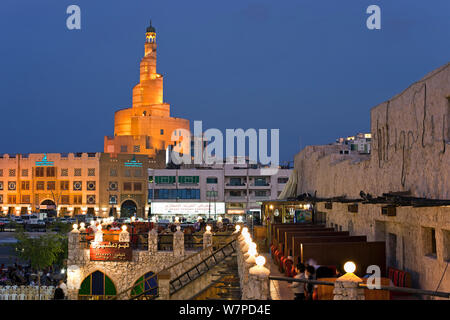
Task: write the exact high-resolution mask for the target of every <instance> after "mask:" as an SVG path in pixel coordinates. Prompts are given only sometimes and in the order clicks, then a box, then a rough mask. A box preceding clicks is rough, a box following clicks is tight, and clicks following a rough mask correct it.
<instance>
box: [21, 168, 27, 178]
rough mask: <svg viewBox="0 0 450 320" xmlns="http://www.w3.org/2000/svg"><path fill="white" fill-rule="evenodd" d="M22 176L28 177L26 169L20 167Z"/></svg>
mask: <svg viewBox="0 0 450 320" xmlns="http://www.w3.org/2000/svg"><path fill="white" fill-rule="evenodd" d="M22 177H28V169H22Z"/></svg>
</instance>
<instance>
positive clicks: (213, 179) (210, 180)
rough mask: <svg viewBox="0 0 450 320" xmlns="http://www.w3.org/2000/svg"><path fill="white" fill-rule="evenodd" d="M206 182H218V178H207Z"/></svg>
mask: <svg viewBox="0 0 450 320" xmlns="http://www.w3.org/2000/svg"><path fill="white" fill-rule="evenodd" d="M206 183H217V178H216V177H209V178H206Z"/></svg>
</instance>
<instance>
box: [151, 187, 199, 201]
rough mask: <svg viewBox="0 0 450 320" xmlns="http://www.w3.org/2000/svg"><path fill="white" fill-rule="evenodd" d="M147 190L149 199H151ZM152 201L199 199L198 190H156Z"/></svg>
mask: <svg viewBox="0 0 450 320" xmlns="http://www.w3.org/2000/svg"><path fill="white" fill-rule="evenodd" d="M150 191H153V190H149V198H153V194H152V192H150ZM154 192H155V196H154V199H200V189H156V190H154Z"/></svg>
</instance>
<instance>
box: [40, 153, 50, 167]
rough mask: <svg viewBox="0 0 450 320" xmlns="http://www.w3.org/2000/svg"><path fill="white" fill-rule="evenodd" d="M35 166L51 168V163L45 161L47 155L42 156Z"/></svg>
mask: <svg viewBox="0 0 450 320" xmlns="http://www.w3.org/2000/svg"><path fill="white" fill-rule="evenodd" d="M36 166H38V167H51V166H53V161H47V154H44V157H43V158H42V160H41V161H36Z"/></svg>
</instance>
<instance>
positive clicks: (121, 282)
mask: <svg viewBox="0 0 450 320" xmlns="http://www.w3.org/2000/svg"><path fill="white" fill-rule="evenodd" d="M178 232H179V231H178ZM156 237H157V236H156ZM154 238H155V232H154V231H151V232H150V233H149V249H148V250H133V256H132V260H131V261H125V262H113V261H91V260H90V254H89V249H83V248H82V247H81V246H80V233H79V232H78V231H77V230H73V231H72V232H70V233H69V253H68V262H67V265H68V268H67V287H68V295H69V299H74V300H76V299H78V290H79V288H80V285H81V283H82V282H83V280H84V279H85V278H86V277H87V276H89V275H90V274H91V273H92V272H94V271H97V270H98V271H101V272H103V273H104V274H105V275H107V276H108V277H109V278H110V279H111V280H112V282H113V283H114V285H115V287H116V292H117V294H118V295H119V296H118V297H117V298H118V299H127V298H129V296H130V290H128V291H126V292H125V293H123V294H120V293H121V292H123V291H125V290H126V289H128V288H130V287H131V286H132V285H133V284H134V283H135V282H136V281H137V280H138V279H139V278H140V277H141V276H143V275H145V274H146V273H148V272H153V273H155V274H156V273H158V272H160V271H162V270H166V271H167V272H168V274H169V279H170V280H173V279H175V278H176V277H178V276H179V275H181V274H182V273H183V272H185V271H186V270H188V269H190V268H192V267H193V266H194V265H196V264H198V263H199V262H200V261H202V260H203V259H204V258H205V257H207V256H209V255H211V253H212V249H213V247H212V246H208V247H206V248H205V249H203V250H201V251H200V252H197V251H185V250H184V238H183V237H182V236H180V235H179V236H178V237H174V242H175V243H174V247H178V248H179V249H178V250H175V251H158V250H155V243H154V242H155V239H154ZM180 248H182V249H180Z"/></svg>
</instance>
